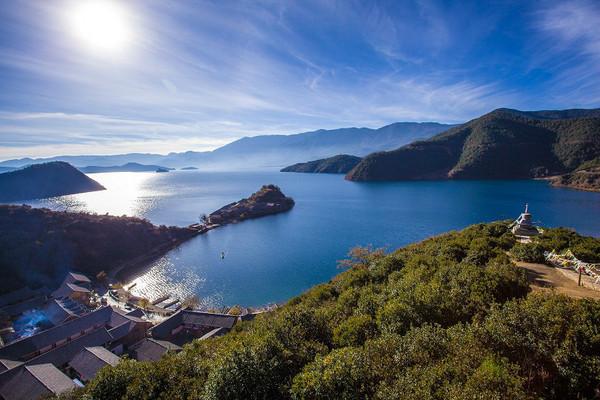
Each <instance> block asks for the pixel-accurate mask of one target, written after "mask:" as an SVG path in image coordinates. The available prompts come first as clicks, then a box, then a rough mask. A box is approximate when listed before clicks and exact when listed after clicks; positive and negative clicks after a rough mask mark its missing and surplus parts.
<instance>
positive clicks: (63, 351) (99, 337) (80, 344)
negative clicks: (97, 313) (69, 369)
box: [25, 328, 113, 366]
mask: <svg viewBox="0 0 600 400" xmlns="http://www.w3.org/2000/svg"><path fill="white" fill-rule="evenodd" d="M112 341H113V337H112V336H111V335H110V334H109V333H108V331H107V330H106V328H100V329H96V330H95V331H92V332H90V333H88V334H87V335H83V336H80V337H78V338H77V339H73V340H71V341H70V342H67V343H66V344H65V345H62V346H60V347H57V348H55V349H52V350H50V351H48V352H46V353H44V354H42V355H39V356H37V357H35V358H32V359H31V360H29V361H27V362H26V363H25V364H28V365H31V364H40V363H52V364H54V365H56V366H62V365H66V364H67V363H68V362H69V361H71V360H72V359H73V357H75V355H77V353H79V352H80V351H81V350H82V349H84V348H86V347H91V346H104V345H106V344H108V343H110V342H112Z"/></svg>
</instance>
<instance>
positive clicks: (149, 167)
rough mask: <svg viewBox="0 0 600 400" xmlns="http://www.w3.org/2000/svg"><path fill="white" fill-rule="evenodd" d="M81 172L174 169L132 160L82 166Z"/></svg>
mask: <svg viewBox="0 0 600 400" xmlns="http://www.w3.org/2000/svg"><path fill="white" fill-rule="evenodd" d="M78 169H79V170H80V171H81V172H85V173H86V174H91V173H97V172H155V171H158V170H160V169H166V170H169V169H173V168H166V167H163V166H160V165H146V164H140V163H134V162H130V163H127V164H123V165H113V166H110V167H101V166H89V167H80V168H78Z"/></svg>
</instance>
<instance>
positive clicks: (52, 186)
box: [0, 161, 104, 202]
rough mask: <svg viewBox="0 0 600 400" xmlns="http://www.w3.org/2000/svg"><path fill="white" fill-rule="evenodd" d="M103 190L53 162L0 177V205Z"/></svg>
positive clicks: (93, 182)
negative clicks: (1, 202) (2, 202)
mask: <svg viewBox="0 0 600 400" xmlns="http://www.w3.org/2000/svg"><path fill="white" fill-rule="evenodd" d="M96 190H104V187H103V186H102V185H100V184H99V183H98V182H96V181H95V180H93V179H91V178H89V177H87V176H86V175H85V174H84V173H82V172H81V171H79V170H77V169H76V168H74V167H73V166H71V165H69V164H67V163H65V162H61V161H55V162H50V163H45V164H36V165H31V166H29V167H26V168H23V169H19V170H16V171H11V172H5V173H3V174H0V201H4V202H9V201H17V200H29V199H40V198H46V197H54V196H62V195H66V194H74V193H83V192H93V191H96Z"/></svg>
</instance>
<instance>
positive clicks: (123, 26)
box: [68, 0, 132, 52]
mask: <svg viewBox="0 0 600 400" xmlns="http://www.w3.org/2000/svg"><path fill="white" fill-rule="evenodd" d="M68 19H69V22H70V28H71V31H72V33H73V34H74V35H75V36H76V37H77V38H78V39H79V40H80V41H81V43H82V45H83V46H84V47H85V48H86V49H88V50H93V51H103V52H114V51H119V50H122V49H123V48H125V47H126V46H127V44H128V43H129V42H130V41H131V39H132V32H131V21H130V18H129V15H128V14H127V10H126V9H125V8H124V7H123V4H122V3H120V2H117V1H111V0H80V1H78V2H77V3H76V4H75V5H74V6H73V8H72V9H70V10H69V11H68Z"/></svg>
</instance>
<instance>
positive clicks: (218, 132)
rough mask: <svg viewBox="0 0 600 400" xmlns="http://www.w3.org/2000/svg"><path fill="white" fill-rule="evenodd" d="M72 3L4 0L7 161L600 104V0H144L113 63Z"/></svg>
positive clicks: (0, 37) (133, 10) (0, 40)
mask: <svg viewBox="0 0 600 400" xmlns="http://www.w3.org/2000/svg"><path fill="white" fill-rule="evenodd" d="M74 2H76V0H48V1H44V2H39V1H34V0H21V1H19V2H18V6H17V5H16V3H14V4H13V3H9V4H7V5H6V6H5V7H2V9H0V85H1V86H2V87H3V90H2V91H0V157H13V156H19V155H42V153H44V152H46V153H48V154H57V153H60V152H63V151H64V152H67V151H68V152H69V153H74V152H83V153H86V152H89V151H92V150H93V151H94V152H96V151H97V150H101V151H103V152H117V151H123V149H126V148H131V149H132V150H134V149H135V150H136V151H148V152H168V151H175V150H204V149H210V148H214V147H216V146H218V145H220V144H222V143H225V142H228V141H231V140H233V139H235V138H238V137H241V136H250V135H258V134H270V133H294V132H300V131H307V130H312V129H317V128H335V127H341V126H352V125H354V126H373V127H375V126H381V125H384V124H387V123H391V122H394V121H398V120H413V121H415V120H417V121H419V120H437V121H440V122H460V121H464V120H468V119H470V118H473V117H476V116H478V115H480V114H482V113H485V112H487V111H490V110H492V109H494V108H496V107H517V108H519V107H521V108H530V109H531V108H538V107H549V106H552V107H569V106H572V105H587V106H593V105H594V104H596V105H599V102H600V90H599V89H598V79H600V78H598V75H600V74H597V71H598V58H600V56H599V55H598V54H599V52H600V50H599V46H600V44H599V43H600V38H599V37H598V35H599V33H598V30H595V29H594V27H595V26H598V25H599V24H600V22H598V21H599V20H598V15H599V14H598V9H597V8H598V7H597V4H596V3H593V2H572V3H563V2H560V3H554V2H550V3H544V4H545V5H544V6H543V7H541V11H539V9H540V7H538V6H537V3H531V7H528V5H527V4H526V5H522V4H524V3H521V2H507V3H506V4H504V3H503V4H492V5H487V4H485V2H461V3H460V4H459V3H456V4H451V3H447V2H441V1H434V0H415V1H406V2H384V1H372V2H363V1H339V0H306V1H303V2H273V1H270V0H264V1H261V0H258V1H252V2H213V1H206V2H202V3H194V2H185V1H171V2H158V1H155V2H151V1H150V2H136V1H132V2H126V3H124V4H125V5H126V7H127V8H128V10H129V15H130V19H131V24H132V30H133V31H134V32H135V35H134V40H133V41H132V45H131V46H130V47H129V48H128V49H127V52H125V54H119V55H118V56H115V57H101V56H99V55H96V54H92V53H90V52H89V51H86V50H85V49H82V48H81V46H80V45H79V44H78V43H77V42H76V41H74V40H72V38H71V35H70V32H68V30H66V28H65V27H64V16H65V14H68V13H69V10H70V7H72V5H73V4H74ZM515 15H516V16H520V17H515ZM532 32H533V33H534V34H532ZM531 48H546V49H548V50H547V51H544V52H542V51H530V50H529V49H531ZM565 54H568V55H570V57H574V60H576V62H575V61H572V60H571V59H570V58H569V57H567V56H565ZM558 60H562V62H558ZM532 66H533V67H532ZM539 71H542V72H539ZM532 77H533V78H535V79H533V78H532ZM566 82H568V84H567V83H566ZM50 144H52V146H50ZM86 146H87V147H86ZM185 146H188V147H185ZM86 148H87V149H89V151H88V150H86Z"/></svg>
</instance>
